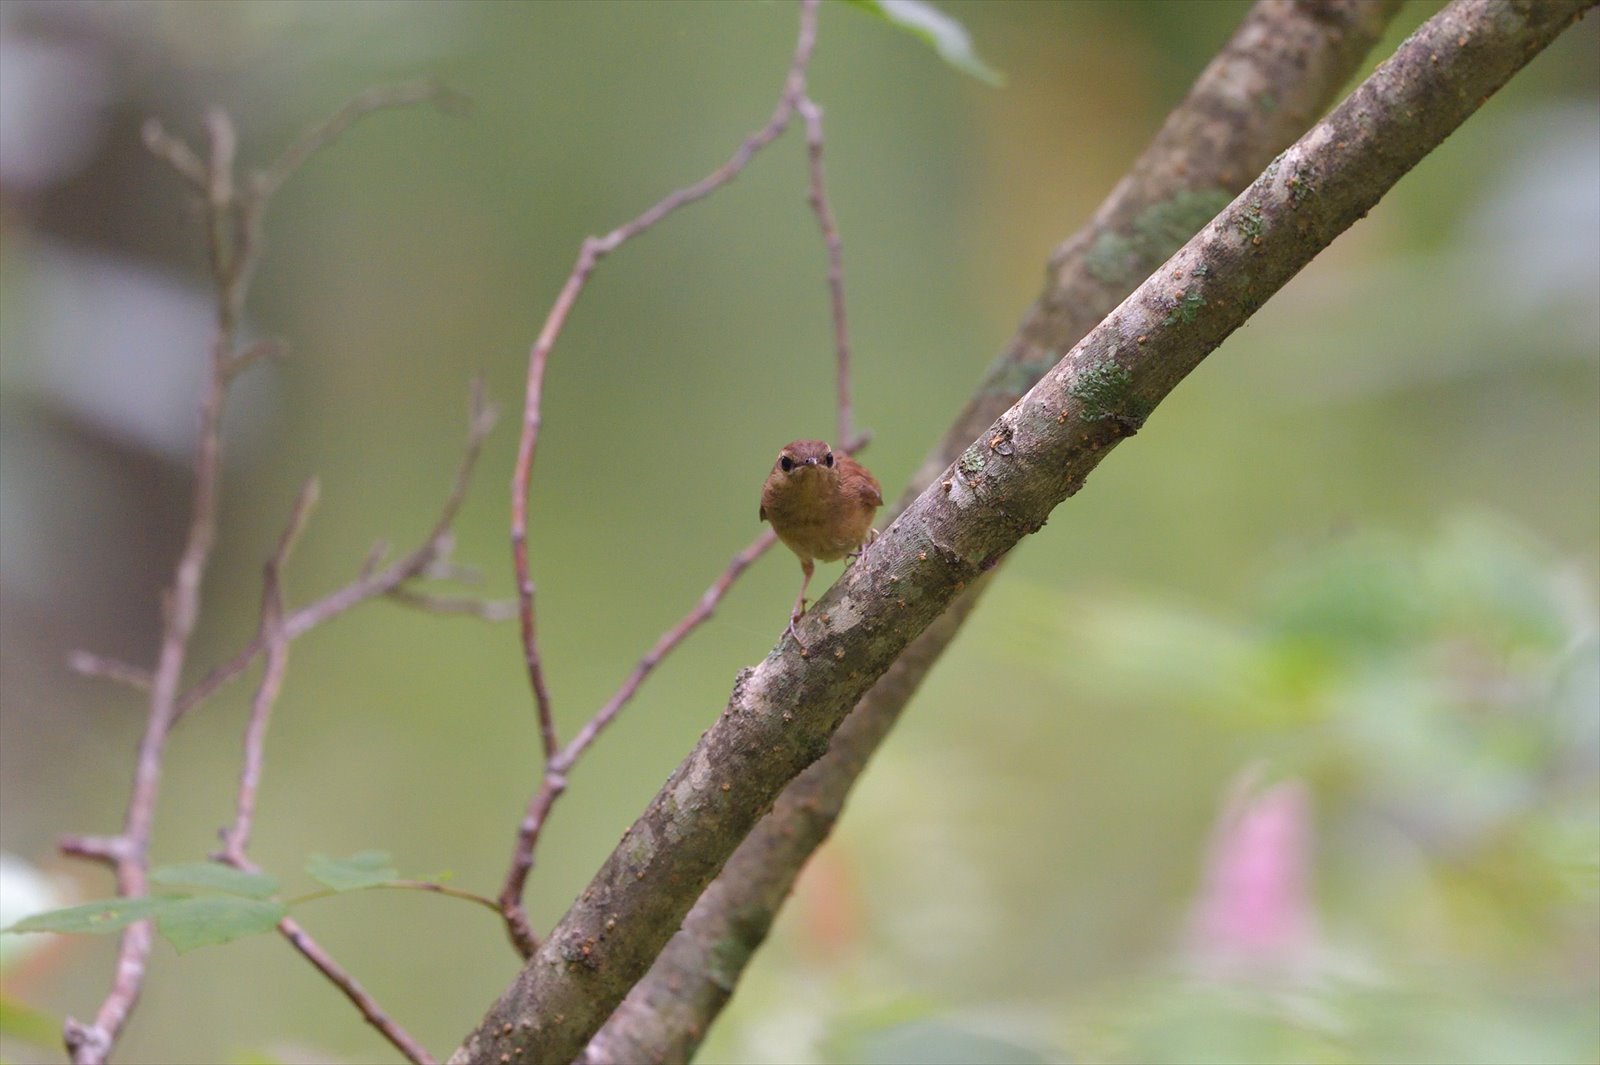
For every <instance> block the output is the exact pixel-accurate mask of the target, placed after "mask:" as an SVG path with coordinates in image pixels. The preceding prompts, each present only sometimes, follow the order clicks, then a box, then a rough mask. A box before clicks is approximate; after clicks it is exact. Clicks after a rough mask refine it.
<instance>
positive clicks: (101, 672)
mask: <svg viewBox="0 0 1600 1065" xmlns="http://www.w3.org/2000/svg"><path fill="white" fill-rule="evenodd" d="M67 668H68V669H70V670H72V671H73V672H74V673H77V674H79V675H80V676H84V677H100V678H102V679H104V680H114V681H116V682H117V683H118V684H126V685H127V686H128V687H130V688H137V689H139V690H140V691H143V692H147V691H149V690H150V671H149V670H148V669H144V668H142V667H140V666H136V665H133V664H132V663H129V662H121V661H118V660H117V659H115V658H106V657H103V656H101V655H97V654H91V653H89V652H88V651H74V652H72V654H70V655H68V656H67Z"/></svg>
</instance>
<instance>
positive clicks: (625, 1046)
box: [584, 0, 1399, 1065]
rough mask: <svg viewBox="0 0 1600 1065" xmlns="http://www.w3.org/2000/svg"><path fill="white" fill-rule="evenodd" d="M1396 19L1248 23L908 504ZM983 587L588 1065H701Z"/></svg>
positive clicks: (1298, 123)
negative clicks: (787, 907)
mask: <svg viewBox="0 0 1600 1065" xmlns="http://www.w3.org/2000/svg"><path fill="white" fill-rule="evenodd" d="M1398 7H1399V0H1385V2H1383V3H1369V2H1366V0H1343V2H1338V3H1327V4H1319V5H1316V6H1312V5H1310V4H1297V3H1291V2H1289V0H1260V2H1258V3H1257V4H1256V5H1255V6H1254V7H1253V8H1252V9H1251V10H1250V13H1249V14H1248V15H1247V16H1246V17H1245V19H1244V21H1243V22H1242V24H1241V25H1240V26H1239V29H1238V30H1237V31H1236V32H1235V33H1234V34H1233V36H1232V38H1231V39H1230V40H1229V41H1228V43H1227V45H1226V46H1224V48H1223V50H1222V51H1221V53H1220V54H1219V55H1218V56H1217V57H1216V58H1215V59H1214V60H1213V61H1212V62H1211V63H1210V64H1209V65H1208V66H1207V67H1206V69H1205V70H1204V71H1203V72H1202V73H1201V75H1200V77H1199V78H1198V79H1197V80H1196V82H1195V84H1194V87H1193V88H1192V89H1191V90H1190V92H1189V94H1188V96H1187V97H1186V98H1185V99H1184V101H1183V102H1182V103H1181V104H1179V105H1178V107H1177V108H1176V109H1175V110H1174V111H1173V112H1172V114H1171V115H1169V116H1168V118H1167V121H1166V122H1165V123H1164V124H1163V126H1162V128H1161V130H1160V132H1159V133H1157V135H1156V137H1155V139H1154V140H1153V141H1152V142H1151V144H1150V146H1149V147H1148V148H1146V149H1145V151H1144V153H1143V154H1142V155H1140V157H1139V158H1138V160H1137V161H1136V162H1135V163H1134V165H1133V167H1132V168H1131V169H1130V170H1129V172H1128V175H1127V176H1126V177H1125V178H1124V179H1123V180H1122V181H1120V182H1119V183H1118V184H1117V186H1116V188H1115V190H1114V191H1113V192H1112V193H1111V195H1110V196H1109V197H1108V198H1107V200H1106V202H1105V203H1104V204H1103V205H1102V206H1101V207H1100V209H1099V210H1098V211H1097V212H1096V213H1095V215H1094V218H1093V220H1092V221H1091V222H1090V223H1089V224H1088V225H1087V226H1085V227H1084V229H1083V230H1082V231H1081V232H1079V233H1078V234H1076V235H1075V236H1073V237H1071V238H1069V239H1068V240H1067V241H1066V242H1065V243H1063V244H1062V245H1061V246H1060V247H1059V248H1058V249H1057V250H1056V252H1055V254H1054V255H1053V256H1052V257H1051V262H1050V269H1049V271H1048V275H1047V277H1046V283H1045V289H1044V292H1043V293H1042V294H1041V295H1040V297H1039V298H1038V300H1037V301H1036V302H1035V303H1034V305H1033V307H1032V308H1030V309H1029V311H1028V313H1027V314H1026V315H1025V316H1024V317H1023V321H1022V325H1021V327H1020V328H1019V329H1018V331H1017V333H1016V335H1015V336H1014V337H1013V338H1012V340H1011V342H1010V344H1008V345H1007V347H1006V349H1005V351H1004V352H1003V353H1002V354H1001V356H1000V358H999V359H997V360H996V361H995V364H994V365H993V366H992V367H991V368H990V370H989V372H988V373H987V374H986V375H985V378H984V381H983V383H982V384H981V385H980V386H979V388H978V390H977V392H976V394H975V395H974V396H973V398H972V400H971V401H970V402H969V403H968V404H967V407H966V409H965V410H963V411H962V412H961V414H960V415H959V416H958V417H957V419H956V421H955V423H954V424H953V425H952V426H951V428H950V430H949V431H948V432H947V433H946V434H945V436H944V438H943V440H941V441H940V443H939V445H938V446H937V447H935V448H934V450H933V451H932V452H931V453H930V454H929V456H928V458H927V460H926V461H925V462H924V463H923V464H922V468H921V470H920V472H919V473H918V474H917V475H916V476H915V477H914V478H913V479H912V481H911V484H910V485H909V487H908V489H907V491H906V493H905V495H904V496H903V500H904V502H909V501H910V500H912V499H914V498H915V497H916V496H917V495H918V494H919V493H921V492H922V491H923V490H924V489H926V488H927V487H928V485H929V484H931V483H932V481H933V480H934V478H936V477H937V476H938V475H939V474H940V473H941V472H942V471H943V470H944V469H945V467H947V466H949V465H950V463H952V462H954V461H955V460H956V459H957V458H958V457H960V454H961V451H962V449H963V448H964V447H965V446H966V444H967V443H968V442H969V441H970V440H972V439H973V438H974V437H975V436H977V434H978V433H980V432H982V431H983V429H984V428H985V427H986V426H988V425H989V424H990V423H991V422H992V421H993V420H994V418H995V417H996V416H997V415H998V414H999V413H1001V412H1002V411H1003V410H1004V409H1005V408H1006V407H1008V406H1010V405H1011V404H1012V403H1014V402H1016V401H1017V400H1018V399H1020V398H1021V396H1022V394H1023V393H1024V392H1025V391H1027V389H1028V388H1030V387H1032V386H1033V384H1034V383H1035V382H1037V381H1038V379H1039V377H1040V375H1042V374H1043V372H1044V370H1045V369H1047V368H1048V366H1049V362H1050V360H1049V358H1048V355H1047V353H1049V352H1052V351H1062V350H1065V349H1067V348H1070V347H1071V346H1072V345H1073V344H1076V343H1077V342H1078V341H1079V340H1081V339H1083V336H1084V334H1085V333H1087V332H1088V331H1089V330H1090V329H1091V328H1092V327H1093V326H1094V325H1095V323H1097V322H1098V321H1099V320H1100V319H1101V318H1102V317H1104V316H1105V315H1106V314H1107V313H1108V312H1109V311H1111V310H1112V308H1114V307H1115V306H1116V305H1117V304H1118V303H1120V302H1121V301H1122V299H1123V298H1124V297H1126V296H1127V295H1128V293H1129V292H1131V291H1132V290H1133V287H1134V285H1135V284H1136V283H1137V282H1138V281H1140V280H1142V279H1143V278H1144V277H1145V276H1147V275H1148V274H1149V272H1150V271H1151V270H1152V269H1154V268H1155V267H1156V266H1157V265H1159V264H1160V263H1161V262H1163V261H1164V260H1165V259H1166V258H1167V257H1168V256H1169V255H1171V254H1172V253H1173V252H1174V251H1176V250H1177V249H1178V248H1179V246H1180V245H1182V243H1183V242H1184V241H1186V240H1187V239H1189V237H1191V236H1193V235H1194V233H1195V231H1196V230H1198V229H1199V228H1200V226H1201V225H1203V224H1204V223H1205V222H1207V221H1209V220H1210V218H1211V215H1212V214H1213V213H1214V211H1215V209H1216V208H1217V207H1218V206H1220V205H1221V204H1222V203H1224V202H1225V201H1226V200H1228V199H1231V198H1232V197H1233V196H1234V195H1235V194H1237V193H1238V192H1239V190H1240V189H1242V188H1243V187H1244V184H1245V181H1246V180H1247V178H1248V177H1249V175H1250V174H1254V173H1257V172H1259V171H1260V170H1261V168H1262V167H1264V166H1265V165H1266V164H1267V162H1268V161H1269V160H1271V158H1272V157H1273V156H1274V155H1276V154H1277V153H1278V152H1280V151H1282V150H1283V149H1284V148H1286V147H1288V146H1289V144H1291V143H1292V142H1293V141H1294V139H1295V138H1296V137H1298V136H1300V135H1301V134H1302V133H1304V132H1305V131H1306V129H1307V128H1308V127H1309V126H1310V125H1311V123H1312V121H1313V120H1314V119H1315V118H1317V117H1318V116H1319V115H1321V114H1322V113H1323V112H1324V111H1326V110H1327V108H1328V106H1329V105H1330V104H1331V103H1332V102H1333V100H1334V94H1335V93H1336V92H1338V90H1339V89H1340V88H1341V87H1343V86H1344V85H1345V84H1346V83H1347V82H1348V81H1349V79H1350V78H1351V77H1352V76H1353V75H1354V74H1355V71H1356V67H1357V65H1358V64H1359V63H1360V62H1361V61H1362V59H1363V58H1364V57H1365V56H1366V54H1367V52H1368V50H1369V49H1370V48H1371V46H1372V45H1373V43H1374V42H1376V40H1377V38H1378V36H1379V35H1380V34H1381V33H1382V32H1383V29H1384V27H1385V26H1386V25H1387V24H1388V22H1389V20H1390V18H1392V17H1393V15H1394V12H1395V11H1396V10H1397V9H1398ZM1269 104H1270V106H1269ZM904 502H903V503H902V506H903V505H904ZM899 509H900V508H896V510H895V512H894V513H895V514H898V512H899ZM891 517H892V515H891ZM987 583H988V582H987V581H986V580H984V581H978V582H974V584H973V585H971V586H969V587H968V589H967V590H966V591H965V592H964V593H962V596H961V598H960V599H958V600H957V602H956V605H955V606H954V607H952V608H951V609H950V610H948V611H946V612H945V614H944V615H943V616H941V617H940V618H939V620H938V621H937V622H935V623H934V624H933V625H932V626H930V627H929V629H928V630H927V631H926V632H924V633H923V634H922V635H921V636H919V637H918V638H917V639H916V640H915V641H914V642H913V643H912V644H911V646H910V647H908V648H907V649H906V651H905V653H904V654H902V655H901V656H900V658H899V659H898V660H897V661H896V662H895V664H894V665H893V666H892V667H890V669H889V671H888V672H887V673H885V674H884V675H883V677H882V678H880V679H879V681H878V683H877V684H875V685H873V687H872V689H871V690H870V691H869V692H868V693H867V694H866V696H865V697H864V698H863V699H862V700H861V702H860V703H859V704H858V705H857V706H856V709H855V710H854V711H852V712H851V714H850V716H849V718H847V719H846V721H845V723H844V725H843V726H841V727H840V729H839V731H838V732H837V733H836V734H835V735H834V738H833V742H832V744H831V745H830V746H829V748H828V753H827V754H826V755H824V756H823V757H822V758H820V759H818V760H817V761H816V763H814V764H813V765H811V766H810V767H809V768H807V769H806V771H805V772H804V773H802V774H800V776H799V777H798V778H797V779H796V780H795V781H794V782H793V783H792V784H790V785H789V786H788V787H787V788H785V789H784V792H783V794H782V796H780V797H779V799H778V802H777V804H776V805H775V806H774V808H773V810H772V812H771V813H769V814H768V815H767V816H766V817H764V818H762V820H761V823H760V824H758V825H757V826H756V827H755V829H754V831H752V832H751V833H750V835H749V836H748V837H747V838H746V839H745V841H744V842H743V843H741V844H740V845H739V849H738V850H737V851H735V852H734V854H733V857H732V858H730V859H729V861H728V864H727V866H726V867H724V869H723V870H722V872H721V873H719V874H718V876H717V878H716V880H715V881H713V883H712V884H711V886H710V887H708V888H707V889H706V891H705V893H704V894H702V895H701V897H700V899H699V901H697V902H696V903H695V905H694V909H692V910H691V911H690V913H689V916H688V918H687V919H686V920H685V921H684V924H683V927H682V928H681V929H680V930H679V931H678V932H677V934H676V935H674V936H673V937H672V941H671V942H670V943H669V944H668V945H667V948H666V949H665V950H663V951H662V952H661V955H660V957H658V958H657V959H656V961H655V964H654V965H652V966H651V968H650V972H649V973H648V974H646V976H645V978H644V979H643V980H640V981H639V983H638V984H636V985H635V986H634V988H633V990H632V991H630V992H629V993H628V997H627V998H626V999H625V1000H624V1001H623V1003H622V1005H621V1006H619V1007H617V1010H616V1012H615V1013H613V1014H612V1015H611V1017H610V1019H609V1020H607V1021H606V1024H605V1027H603V1028H601V1029H600V1031H599V1032H598V1033H597V1034H596V1035H595V1037H594V1038H593V1039H592V1040H590V1043H589V1046H588V1048H587V1049H586V1051H585V1054H584V1061H585V1062H587V1063H589V1065H601V1063H603V1062H613V1063H619V1065H621V1063H627V1062H633V1061H686V1060H688V1058H689V1057H691V1056H692V1055H693V1053H694V1050H695V1048H696V1047H697V1046H698V1045H699V1043H700V1041H701V1040H702V1039H703V1038H704V1037H705V1034H706V1032H707V1031H709V1030H710V1027H711V1023H712V1021H713V1020H715V1018H716V1017H717V1015H718V1014H719V1013H720V1012H721V1010H722V1008H723V1006H724V1005H725V1004H726V1003H727V1001H728V999H729V997H730V996H731V995H732V993H733V989H734V988H735V987H736V986H737V985H738V982H739V978H740V976H741V974H742V973H743V970H744V968H745V966H746V964H747V963H748V962H749V960H750V959H751V958H752V957H753V956H754V952H755V950H756V948H757V947H759V946H760V945H761V943H762V941H764V940H765V939H766V936H767V932H768V930H769V929H770V928H771V927H772V922H773V920H774V919H775V918H776V916H777V913H778V909H779V908H780V907H781V906H782V905H783V903H784V900H785V899H787V898H788V896H789V892H790V890H791V889H792V888H793V886H794V882H795V878H796V877H797V876H798V875H799V873H800V870H801V868H802V867H803V866H804V865H805V862H806V861H807V859H808V858H809V857H810V856H811V854H812V853H813V852H814V851H815V850H816V849H817V848H818V847H819V846H821V844H822V842H823V840H825V839H826V838H827V837H828V834H829V832H830V831H831V830H832V828H833V825H834V822H835V821H836V820H837V819H838V816H839V813H840V811H841V810H842V809H843V808H844V802H845V798H846V797H847V796H848V794H849V792H850V789H851V787H852V786H853V785H854V784H855V782H856V780H857V778H858V777H859V776H860V775H861V772H862V770H863V769H864V768H865V767H866V763H867V761H868V759H869V758H870V757H871V756H872V754H873V752H874V751H875V750H876V749H877V747H878V745H879V744H880V743H882V742H883V740H884V738H885V737H886V736H887V735H888V734H889V731H890V729H891V728H893V726H894V723H895V721H896V720H897V719H898V718H899V715H900V711H901V710H902V709H903V708H904V707H905V705H906V703H907V702H909V701H910V699H911V697H912V695H914V694H915V693H916V691H917V689H918V687H919V686H920V685H921V683H922V680H923V678H924V677H926V676H927V674H928V671H929V670H930V669H932V668H933V665H934V663H935V662H937V661H938V660H939V657H940V655H941V654H942V653H943V652H944V649H945V648H946V647H947V646H949V644H950V641H951V640H953V639H954V638H955V635H956V633H957V632H959V631H960V628H961V624H962V622H963V621H964V620H965V619H966V617H967V615H968V614H969V613H970V612H971V610H972V608H973V607H974V606H976V605H977V599H978V596H979V594H980V593H981V591H982V589H983V587H985V586H986V585H987Z"/></svg>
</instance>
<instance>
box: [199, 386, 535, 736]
mask: <svg viewBox="0 0 1600 1065" xmlns="http://www.w3.org/2000/svg"><path fill="white" fill-rule="evenodd" d="M496 417H497V413H496V411H495V408H494V407H493V406H492V405H491V404H489V403H488V401H487V400H486V399H485V397H484V391H483V382H482V381H481V380H474V381H473V382H472V392H471V407H470V414H469V416H468V421H467V443H466V447H465V449H464V450H463V452H462V456H461V461H460V463H459V464H458V465H457V467H456V475H455V480H454V482H453V484H452V485H451V488H450V494H449V496H448V497H447V498H446V499H445V502H444V506H443V507H442V508H440V511H439V516H438V517H437V518H436V519H434V524H433V528H432V529H431V530H430V531H429V533H428V535H427V537H426V538H424V539H423V541H422V543H421V544H419V545H418V546H417V547H416V548H415V549H414V550H413V551H411V552H410V553H409V554H407V555H405V556H404V557H402V558H399V559H396V560H395V561H394V562H391V563H390V564H389V565H387V566H384V565H382V564H381V563H382V559H381V557H380V556H381V553H378V552H375V553H374V554H372V555H369V556H368V558H367V562H366V564H364V565H363V566H362V567H361V570H360V572H359V574H358V575H357V576H356V578H355V579H354V580H352V581H351V582H350V583H348V584H346V585H344V586H343V587H341V588H338V589H336V590H334V591H332V592H330V593H328V594H327V595H325V596H323V597H322V598H321V599H318V600H316V601H315V602H312V603H308V604H307V605H306V606H303V607H301V608H300V609H299V610H295V611H291V612H290V613H289V614H288V616H286V617H285V618H284V619H283V632H284V635H285V637H286V638H287V639H289V640H290V641H291V642H292V641H294V640H296V639H298V638H299V637H301V636H304V635H305V634H306V633H308V632H310V631H311V630H312V629H314V628H316V627H317V626H318V625H321V624H324V623H326V622H329V621H332V620H333V619H334V618H336V617H338V616H339V615H340V614H343V613H344V612H345V611H347V610H350V609H351V608H352V607H356V606H360V605H361V604H362V603H365V602H367V601H369V600H372V599H376V598H378V597H380V596H392V597H398V598H400V599H401V600H402V601H404V598H405V596H406V594H408V593H413V592H414V589H411V588H409V584H410V583H411V582H412V581H415V580H418V579H420V578H423V577H427V576H429V575H431V574H432V573H433V572H434V571H435V569H436V567H438V566H440V565H441V564H447V563H448V562H449V558H450V551H451V549H452V548H453V547H454V538H453V536H452V534H451V528H452V526H453V525H454V524H455V519H456V514H457V513H458V512H459V511H460V510H461V504H462V503H463V502H464V501H465V500H466V494H467V486H468V485H469V484H470V483H471V481H472V473H473V470H474V469H476V468H477V465H478V458H479V456H480V455H482V453H483V442H484V441H485V440H486V439H487V438H488V436H489V432H490V430H492V429H493V428H494V424H495V419H496ZM415 594H418V595H420V594H422V593H415ZM439 612H440V613H471V614H474V615H476V616H479V617H484V618H487V619H489V620H499V619H500V618H502V617H503V616H504V612H505V607H504V605H503V604H498V603H494V602H480V603H478V604H477V606H476V607H474V608H469V607H467V606H466V605H465V601H463V602H462V605H461V607H460V609H442V610H440V611H439ZM265 648H266V640H265V638H264V637H263V636H262V634H261V633H260V632H257V633H256V635H255V636H254V638H252V639H251V641H250V642H249V643H247V644H246V645H245V646H244V647H242V648H240V649H239V651H238V652H237V653H236V654H235V655H234V656H233V657H232V658H230V659H228V660H227V661H226V662H224V663H222V664H221V665H219V666H216V667H214V668H213V669H212V670H211V671H210V672H209V673H207V674H206V675H205V676H204V677H203V678H201V680H200V681H199V682H198V683H197V684H195V685H194V687H192V688H190V689H189V690H188V691H186V692H184V694H183V697H182V698H180V699H179V700H178V716H179V717H180V718H181V717H183V715H185V714H187V713H188V712H189V711H191V710H193V709H194V708H195V707H197V706H199V705H200V704H201V703H203V702H205V701H206V700H207V699H209V698H211V696H213V695H215V694H216V693H217V692H218V691H220V690H221V689H222V688H224V687H226V686H227V685H228V684H229V683H230V682H232V681H235V680H237V679H238V678H239V677H241V676H243V675H244V673H245V671H246V670H248V669H249V668H250V663H251V662H253V661H254V660H255V658H256V656H257V655H259V654H260V653H261V652H262V651H263V650H264V649H265Z"/></svg>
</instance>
